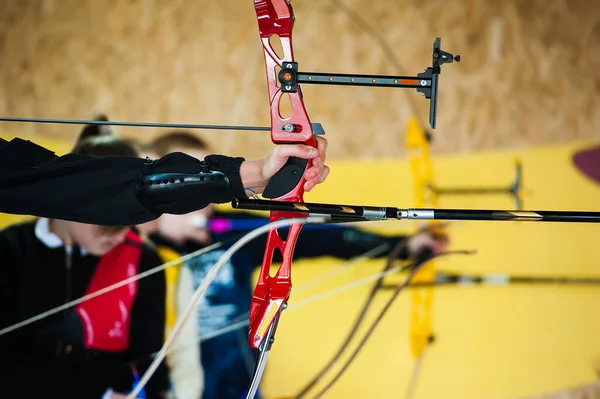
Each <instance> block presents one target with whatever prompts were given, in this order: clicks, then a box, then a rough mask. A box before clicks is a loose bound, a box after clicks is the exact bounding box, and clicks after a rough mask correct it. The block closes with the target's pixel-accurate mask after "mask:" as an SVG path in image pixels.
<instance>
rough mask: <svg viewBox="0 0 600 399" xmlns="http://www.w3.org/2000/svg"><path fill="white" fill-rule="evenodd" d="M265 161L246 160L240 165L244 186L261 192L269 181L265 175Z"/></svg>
mask: <svg viewBox="0 0 600 399" xmlns="http://www.w3.org/2000/svg"><path fill="white" fill-rule="evenodd" d="M264 164H265V161H264V159H260V160H258V161H244V162H242V164H241V166H240V178H241V179H242V184H243V185H244V188H249V189H251V190H252V191H254V192H255V193H257V194H261V193H262V192H263V190H264V189H265V187H266V186H267V182H266V180H265V179H264V177H263V168H264Z"/></svg>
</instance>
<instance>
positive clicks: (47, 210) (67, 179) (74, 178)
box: [0, 138, 245, 226]
mask: <svg viewBox="0 0 600 399" xmlns="http://www.w3.org/2000/svg"><path fill="white" fill-rule="evenodd" d="M242 162H243V158H230V157H225V156H220V155H212V156H209V157H207V158H206V159H205V161H204V162H203V161H200V160H198V159H196V158H193V157H191V156H188V155H185V154H183V153H173V154H168V155H166V156H164V157H163V158H161V159H159V160H156V161H154V162H153V164H152V167H151V168H148V167H147V163H146V161H145V160H144V159H141V158H135V157H89V156H83V155H78V154H67V155H64V156H61V157H58V156H56V155H55V154H54V153H53V152H52V151H49V150H47V149H45V148H43V147H41V146H38V145H37V144H34V143H32V142H30V141H26V140H21V139H19V138H15V139H13V140H11V141H10V142H6V141H5V140H1V141H0V212H3V213H12V214H23V215H33V216H40V217H48V218H54V219H63V220H72V221H77V222H82V223H89V224H98V225H122V226H127V225H134V224H140V223H145V222H147V221H150V220H153V219H156V218H157V217H159V216H160V215H161V214H162V213H165V212H167V213H187V212H191V211H193V210H197V209H201V208H203V207H205V206H206V205H207V204H209V203H223V202H228V201H231V200H232V199H233V198H235V197H242V196H245V194H244V188H243V186H242V183H241V178H240V176H239V168H240V165H241V163H242ZM207 168H208V169H209V170H214V171H219V172H222V173H223V174H225V175H226V176H227V178H228V181H229V185H228V187H227V188H226V189H225V190H220V191H216V190H211V189H207V188H206V186H202V185H198V186H197V187H193V189H192V190H189V189H188V190H184V191H177V192H175V193H174V194H172V195H171V197H170V200H171V203H170V204H168V205H169V206H157V205H156V204H153V203H149V202H148V201H141V200H140V198H139V196H138V192H137V191H136V190H137V184H136V183H137V182H138V181H139V179H140V177H141V176H142V175H143V174H144V173H150V172H151V173H154V174H161V173H186V174H197V173H200V172H202V171H206V169H207ZM161 205H164V204H161Z"/></svg>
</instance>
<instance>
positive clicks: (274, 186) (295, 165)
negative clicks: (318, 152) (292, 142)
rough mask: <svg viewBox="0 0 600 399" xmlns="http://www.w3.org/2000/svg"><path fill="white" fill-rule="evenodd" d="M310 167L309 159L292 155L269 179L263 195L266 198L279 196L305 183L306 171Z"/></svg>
mask: <svg viewBox="0 0 600 399" xmlns="http://www.w3.org/2000/svg"><path fill="white" fill-rule="evenodd" d="M307 167H308V159H302V158H297V157H290V158H289V159H288V160H287V162H286V164H285V165H284V166H283V168H281V169H280V170H279V171H278V172H277V173H275V175H274V176H273V177H272V178H271V180H269V183H268V184H267V186H266V187H265V189H264V191H263V193H262V196H263V197H265V198H279V197H283V196H284V195H285V194H287V193H289V192H290V191H292V190H293V189H294V187H296V186H298V184H299V183H300V182H302V183H303V184H302V185H304V179H303V178H302V176H303V175H304V171H305V170H306V169H307Z"/></svg>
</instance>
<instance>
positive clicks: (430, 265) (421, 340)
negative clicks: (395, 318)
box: [405, 118, 441, 389]
mask: <svg viewBox="0 0 600 399" xmlns="http://www.w3.org/2000/svg"><path fill="white" fill-rule="evenodd" d="M405 137H406V151H407V154H408V159H409V162H410V167H411V171H412V175H413V190H414V200H413V201H414V206H415V207H417V208H424V207H431V208H437V207H438V196H437V195H436V194H435V192H434V191H433V190H432V189H431V188H432V187H433V182H434V171H433V163H432V162H431V157H430V152H429V139H428V136H427V134H426V133H425V131H424V130H423V128H422V127H421V126H420V125H419V123H418V122H417V120H416V119H414V118H411V120H410V121H409V123H408V126H407V129H406V136H405ZM427 223H428V226H427V227H428V228H430V229H431V228H434V229H439V228H440V227H441V225H440V223H439V221H436V220H432V221H430V222H427ZM420 227H421V228H422V226H420ZM437 231H439V232H441V231H440V230H437ZM434 281H435V260H431V261H430V262H427V263H426V264H425V265H423V267H422V268H421V269H420V270H419V271H418V272H417V273H416V274H415V275H414V277H413V279H412V282H413V284H416V285H419V284H422V285H424V286H420V287H418V288H417V287H415V288H414V289H413V290H412V293H411V296H412V298H411V311H410V322H409V340H410V349H411V352H412V355H413V358H414V359H415V362H417V364H416V365H415V367H418V365H419V363H418V362H420V360H421V358H422V356H423V352H424V350H425V347H426V346H427V344H429V343H430V342H432V340H433V335H432V318H433V295H434V292H433V282H434ZM415 371H416V369H415ZM412 383H413V381H411V383H410V384H411V385H412ZM409 389H410V386H409Z"/></svg>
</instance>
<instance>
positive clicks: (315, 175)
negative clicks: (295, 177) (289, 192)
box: [240, 136, 329, 194]
mask: <svg viewBox="0 0 600 399" xmlns="http://www.w3.org/2000/svg"><path fill="white" fill-rule="evenodd" d="M314 137H315V141H316V143H317V148H313V147H311V146H307V145H304V144H284V145H276V146H275V148H273V149H272V150H271V152H269V155H267V156H266V157H265V158H263V159H261V160H259V161H247V162H244V163H242V166H241V168H240V175H241V177H242V183H243V184H244V187H246V188H251V189H252V190H254V191H255V192H256V193H258V194H260V193H262V192H263V190H264V188H265V187H266V185H267V183H268V182H269V180H271V178H272V177H273V176H274V175H275V174H276V173H277V172H278V171H279V170H280V169H281V168H282V167H283V166H284V165H285V164H286V162H287V160H288V158H290V157H297V158H302V159H310V160H312V166H311V167H310V168H308V169H307V170H306V171H305V172H304V179H305V180H306V183H304V191H307V192H308V191H310V190H312V189H313V188H314V187H315V186H316V185H317V184H320V183H323V181H325V179H326V178H327V175H328V174H329V167H328V166H326V165H325V153H326V149H327V140H326V139H325V138H324V137H320V136H314Z"/></svg>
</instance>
